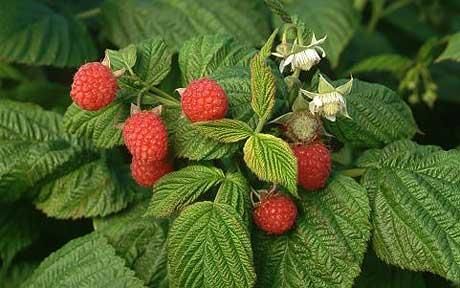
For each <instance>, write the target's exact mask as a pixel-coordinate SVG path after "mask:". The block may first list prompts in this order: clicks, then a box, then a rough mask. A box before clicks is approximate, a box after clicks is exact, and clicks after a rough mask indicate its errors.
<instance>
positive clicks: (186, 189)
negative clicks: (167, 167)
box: [146, 165, 225, 217]
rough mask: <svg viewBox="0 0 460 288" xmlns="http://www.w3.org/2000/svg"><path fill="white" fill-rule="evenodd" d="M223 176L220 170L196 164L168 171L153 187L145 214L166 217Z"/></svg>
mask: <svg viewBox="0 0 460 288" xmlns="http://www.w3.org/2000/svg"><path fill="white" fill-rule="evenodd" d="M224 178H225V175H224V173H223V172H222V170H220V169H217V168H214V167H206V166H198V165H196V166H188V167H186V168H183V169H181V170H179V171H176V172H172V173H169V174H168V175H166V176H164V177H163V178H161V179H160V180H159V181H158V182H157V183H156V184H155V186H154V187H153V194H152V200H151V202H150V205H149V208H148V209H147V212H146V215H148V216H155V217H167V216H169V215H171V214H172V213H173V212H175V211H177V210H181V209H182V208H184V207H185V206H187V205H188V204H190V203H192V202H193V201H195V200H196V199H197V198H198V197H199V196H201V195H202V194H204V193H206V192H207V191H208V190H209V189H211V187H213V186H214V185H217V184H218V183H220V182H221V181H223V180H224Z"/></svg>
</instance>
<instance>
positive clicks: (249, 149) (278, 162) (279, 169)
mask: <svg viewBox="0 0 460 288" xmlns="http://www.w3.org/2000/svg"><path fill="white" fill-rule="evenodd" d="M244 161H245V162H246V165H248V167H249V168H250V169H251V170H252V172H254V174H256V175H257V176H258V177H259V178H260V179H261V180H264V181H269V182H273V183H278V184H281V185H283V186H285V187H286V188H287V189H288V191H289V192H290V193H291V194H293V195H294V196H297V161H296V158H295V156H294V154H293V153H292V150H291V148H290V147H289V145H288V144H287V143H286V142H284V141H283V140H281V139H280V138H277V137H275V136H273V135H269V134H260V133H259V134H255V135H254V136H251V137H250V138H249V139H248V140H247V141H246V144H245V145H244Z"/></svg>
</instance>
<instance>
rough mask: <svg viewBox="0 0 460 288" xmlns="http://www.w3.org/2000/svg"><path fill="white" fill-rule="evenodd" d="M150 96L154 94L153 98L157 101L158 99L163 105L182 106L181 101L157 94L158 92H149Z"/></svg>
mask: <svg viewBox="0 0 460 288" xmlns="http://www.w3.org/2000/svg"><path fill="white" fill-rule="evenodd" d="M149 95H150V96H152V98H153V99H154V100H156V101H158V102H159V103H160V104H162V105H166V106H170V107H179V106H180V103H179V101H177V100H175V101H173V100H171V99H168V98H164V97H162V96H160V95H157V94H149Z"/></svg>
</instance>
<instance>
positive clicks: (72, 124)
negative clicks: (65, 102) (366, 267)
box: [63, 101, 129, 149]
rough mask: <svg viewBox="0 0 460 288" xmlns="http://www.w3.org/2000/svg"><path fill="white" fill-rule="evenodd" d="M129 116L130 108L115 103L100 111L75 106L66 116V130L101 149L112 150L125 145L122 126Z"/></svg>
mask: <svg viewBox="0 0 460 288" xmlns="http://www.w3.org/2000/svg"><path fill="white" fill-rule="evenodd" d="M128 115H129V106H128V105H125V104H124V103H121V102H120V101H115V102H113V103H111V104H110V105H109V106H107V107H105V108H103V109H101V110H99V111H86V110H83V109H80V108H79V107H78V106H76V105H75V104H72V105H71V106H69V108H67V111H66V113H65V115H64V122H63V124H64V127H65V128H66V130H67V131H68V132H69V133H71V134H74V135H76V136H79V137H86V138H87V139H89V140H90V141H92V142H93V144H94V146H96V147H99V148H105V149H108V148H112V147H114V146H117V145H121V144H123V139H122V129H121V127H120V124H121V123H123V122H124V121H125V119H126V118H127V117H128Z"/></svg>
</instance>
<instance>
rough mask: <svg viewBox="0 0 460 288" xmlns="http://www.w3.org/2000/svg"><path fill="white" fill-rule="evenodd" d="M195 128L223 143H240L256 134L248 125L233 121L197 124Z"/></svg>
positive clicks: (223, 120) (224, 120)
mask: <svg viewBox="0 0 460 288" xmlns="http://www.w3.org/2000/svg"><path fill="white" fill-rule="evenodd" d="M193 126H194V127H195V128H196V129H197V130H198V131H200V133H202V134H203V135H204V136H206V137H208V138H212V139H214V140H217V141H219V142H223V143H234V142H238V141H241V140H244V139H246V138H248V137H250V136H251V135H252V134H254V132H253V131H252V128H251V127H249V126H248V124H246V123H244V122H242V121H239V120H233V119H222V120H216V121H208V122H197V123H194V125H193Z"/></svg>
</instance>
